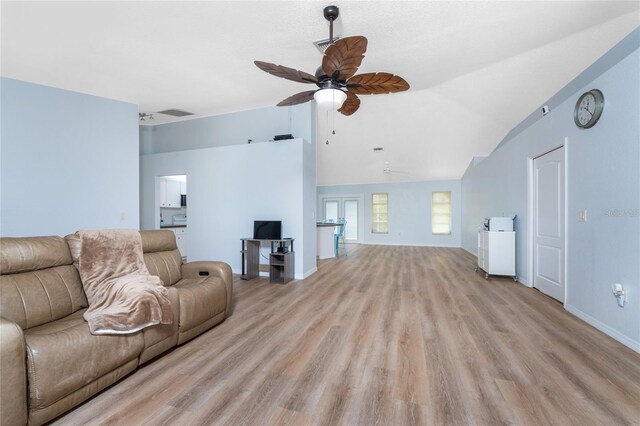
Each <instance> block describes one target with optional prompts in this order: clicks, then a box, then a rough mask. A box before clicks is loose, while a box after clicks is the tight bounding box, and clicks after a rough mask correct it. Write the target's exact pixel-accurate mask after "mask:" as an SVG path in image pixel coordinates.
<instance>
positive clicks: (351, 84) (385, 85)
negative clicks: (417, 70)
mask: <svg viewBox="0 0 640 426" xmlns="http://www.w3.org/2000/svg"><path fill="white" fill-rule="evenodd" d="M347 90H348V91H349V92H351V93H355V94H357V95H380V94H383V93H396V92H404V91H405V90H409V83H407V82H406V81H405V80H404V79H403V78H402V77H400V76H397V75H393V74H390V73H388V72H370V73H366V74H358V75H354V76H353V77H351V78H350V79H349V81H348V82H347Z"/></svg>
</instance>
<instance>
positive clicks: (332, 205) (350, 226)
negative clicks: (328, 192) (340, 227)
mask: <svg viewBox="0 0 640 426" xmlns="http://www.w3.org/2000/svg"><path fill="white" fill-rule="evenodd" d="M361 201H362V199H361V198H360V197H326V198H323V199H322V205H323V210H324V211H323V215H324V220H325V221H333V222H337V221H338V219H340V218H344V219H345V220H346V222H347V225H346V226H345V229H344V239H345V240H347V241H349V242H358V240H359V239H360V222H361V220H360V216H361V211H360V207H361V205H362V203H361Z"/></svg>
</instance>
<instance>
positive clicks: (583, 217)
mask: <svg viewBox="0 0 640 426" xmlns="http://www.w3.org/2000/svg"><path fill="white" fill-rule="evenodd" d="M586 221H587V211H586V210H580V211H579V212H578V222H586Z"/></svg>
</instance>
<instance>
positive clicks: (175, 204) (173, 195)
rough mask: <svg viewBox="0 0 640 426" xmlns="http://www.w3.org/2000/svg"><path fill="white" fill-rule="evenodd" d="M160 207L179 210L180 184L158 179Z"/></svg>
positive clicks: (170, 180)
mask: <svg viewBox="0 0 640 426" xmlns="http://www.w3.org/2000/svg"><path fill="white" fill-rule="evenodd" d="M160 207H167V208H176V209H179V208H180V182H179V181H177V180H174V179H167V178H160Z"/></svg>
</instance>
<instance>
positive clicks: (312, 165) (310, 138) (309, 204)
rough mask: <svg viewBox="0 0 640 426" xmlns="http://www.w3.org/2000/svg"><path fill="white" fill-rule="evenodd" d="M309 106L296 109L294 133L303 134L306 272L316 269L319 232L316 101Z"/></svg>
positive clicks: (303, 214) (304, 260) (304, 266)
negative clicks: (317, 214) (317, 225)
mask: <svg viewBox="0 0 640 426" xmlns="http://www.w3.org/2000/svg"><path fill="white" fill-rule="evenodd" d="M308 105H309V108H305V109H302V108H297V109H295V110H294V112H295V114H294V116H293V123H295V127H294V129H293V132H294V134H296V135H297V134H300V135H302V137H303V138H305V139H304V144H303V147H302V206H303V211H302V217H303V241H304V259H303V268H304V269H303V270H304V272H305V274H309V273H313V272H314V271H315V270H316V264H317V262H316V254H317V243H316V239H317V232H316V219H315V218H316V120H315V117H316V108H315V103H314V102H309V103H308Z"/></svg>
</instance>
